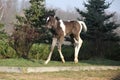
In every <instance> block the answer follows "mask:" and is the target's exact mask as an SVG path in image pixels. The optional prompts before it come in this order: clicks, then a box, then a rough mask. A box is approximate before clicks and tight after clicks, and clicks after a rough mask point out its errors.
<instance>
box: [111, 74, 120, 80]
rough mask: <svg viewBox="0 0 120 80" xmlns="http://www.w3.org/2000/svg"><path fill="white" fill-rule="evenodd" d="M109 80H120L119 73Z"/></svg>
mask: <svg viewBox="0 0 120 80" xmlns="http://www.w3.org/2000/svg"><path fill="white" fill-rule="evenodd" d="M111 80H120V73H119V74H117V75H116V76H115V77H113V78H112V79H111Z"/></svg>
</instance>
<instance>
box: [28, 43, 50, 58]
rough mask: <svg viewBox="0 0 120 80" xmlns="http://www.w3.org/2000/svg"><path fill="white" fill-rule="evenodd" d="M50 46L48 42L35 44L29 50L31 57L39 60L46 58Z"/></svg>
mask: <svg viewBox="0 0 120 80" xmlns="http://www.w3.org/2000/svg"><path fill="white" fill-rule="evenodd" d="M49 47H50V46H49V45H48V44H33V45H32V47H31V49H30V52H29V53H30V55H29V57H30V58H33V59H37V60H39V59H42V60H45V59H47V57H48V54H49Z"/></svg>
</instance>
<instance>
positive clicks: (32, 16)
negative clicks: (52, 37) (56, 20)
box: [25, 0, 45, 28]
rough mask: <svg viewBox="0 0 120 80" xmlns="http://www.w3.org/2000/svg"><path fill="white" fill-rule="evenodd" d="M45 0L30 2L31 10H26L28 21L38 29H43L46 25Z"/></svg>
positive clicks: (32, 0)
mask: <svg viewBox="0 0 120 80" xmlns="http://www.w3.org/2000/svg"><path fill="white" fill-rule="evenodd" d="M44 2H45V0H30V4H31V6H30V8H29V9H26V10H25V17H26V19H27V21H28V22H29V23H30V24H31V25H33V26H34V27H36V28H38V27H39V28H42V26H43V24H45V17H44V15H45V7H44V5H45V4H44Z"/></svg>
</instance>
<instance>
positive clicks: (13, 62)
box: [0, 58, 120, 67]
mask: <svg viewBox="0 0 120 80" xmlns="http://www.w3.org/2000/svg"><path fill="white" fill-rule="evenodd" d="M90 65H92V66H96V65H97V66H120V61H112V60H107V59H91V60H80V61H79V63H78V64H75V63H74V62H73V61H66V63H64V64H63V63H62V62H61V61H50V62H49V63H48V64H47V65H44V61H43V60H26V59H22V58H20V59H0V66H19V67H39V66H90Z"/></svg>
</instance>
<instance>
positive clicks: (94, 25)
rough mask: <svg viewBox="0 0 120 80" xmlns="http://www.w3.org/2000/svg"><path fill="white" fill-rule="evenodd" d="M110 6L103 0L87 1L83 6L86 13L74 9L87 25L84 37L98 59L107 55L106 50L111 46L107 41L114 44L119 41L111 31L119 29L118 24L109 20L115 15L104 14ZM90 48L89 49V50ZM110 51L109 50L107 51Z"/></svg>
mask: <svg viewBox="0 0 120 80" xmlns="http://www.w3.org/2000/svg"><path fill="white" fill-rule="evenodd" d="M111 4H112V3H107V2H106V1H105V0H88V2H87V3H85V4H84V6H85V7H86V9H87V11H86V12H84V11H81V10H79V9H76V10H77V12H78V13H79V14H80V15H82V16H83V17H84V21H85V22H86V24H87V27H88V32H87V34H86V35H85V37H86V39H87V40H88V41H89V42H91V46H92V49H93V50H92V51H93V52H92V54H97V55H98V57H104V54H108V53H106V52H107V51H106V50H107V49H108V48H110V47H109V46H111V45H109V43H108V42H107V41H111V42H112V41H113V42H114V43H115V44H116V43H117V41H119V40H120V38H118V37H117V36H116V34H115V33H113V30H114V29H116V28H117V27H119V24H116V23H115V21H111V20H110V19H111V18H112V17H113V16H114V14H115V13H111V14H106V12H105V10H106V9H108V8H109V7H110V5H111ZM107 43H108V44H107ZM106 45H109V46H106ZM91 46H89V47H90V48H91ZM105 46H106V47H105ZM87 47H88V46H87ZM115 48H118V47H115ZM87 49H88V48H87ZM112 50H113V49H112ZM112 50H110V49H109V51H112ZM113 51H114V50H113ZM113 51H112V52H113Z"/></svg>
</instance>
